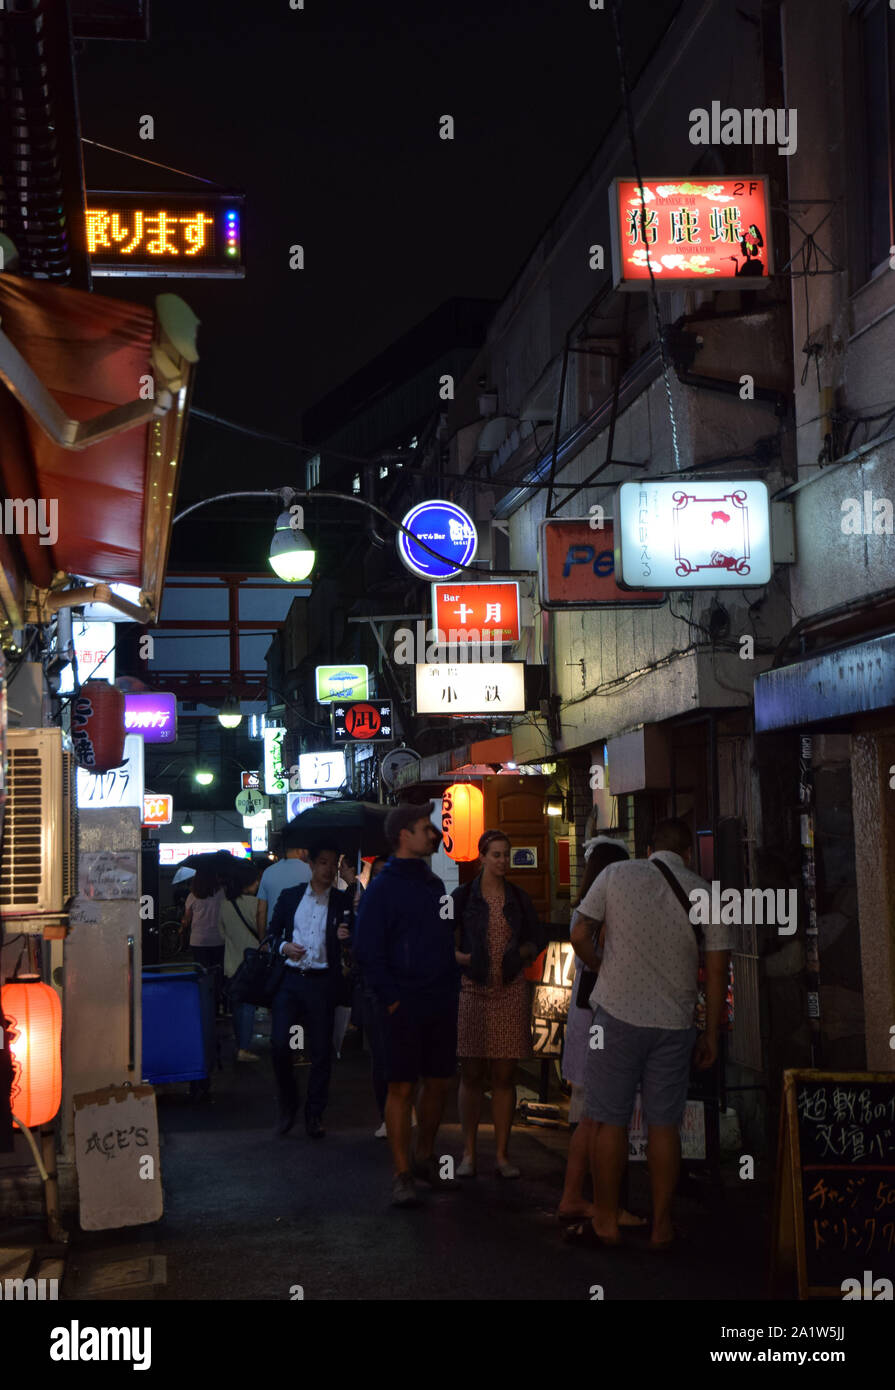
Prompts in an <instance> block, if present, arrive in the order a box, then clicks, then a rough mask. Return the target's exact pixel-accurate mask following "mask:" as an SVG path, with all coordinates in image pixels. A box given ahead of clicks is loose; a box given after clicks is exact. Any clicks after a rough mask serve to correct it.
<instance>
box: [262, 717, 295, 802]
mask: <svg viewBox="0 0 895 1390" xmlns="http://www.w3.org/2000/svg"><path fill="white" fill-rule="evenodd" d="M262 737H263V739H264V790H265V792H266V793H267V795H268V796H283V795H284V794H285V793H286V792H287V791H288V790H289V773H288V770H287V769H286V768H285V767H284V766H283V739H284V738H285V737H286V730H285V729H265V730H264V733H263V735H262Z"/></svg>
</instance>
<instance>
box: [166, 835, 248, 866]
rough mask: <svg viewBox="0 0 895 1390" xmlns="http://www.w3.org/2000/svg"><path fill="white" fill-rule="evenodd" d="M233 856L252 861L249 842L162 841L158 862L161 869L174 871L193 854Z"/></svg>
mask: <svg viewBox="0 0 895 1390" xmlns="http://www.w3.org/2000/svg"><path fill="white" fill-rule="evenodd" d="M219 853H223V854H232V855H233V856H234V858H236V859H251V857H252V851H251V849H250V847H249V842H248V840H203V841H200V843H199V844H197V845H196V844H191V843H185V842H184V841H183V840H160V841H159V847H158V862H159V864H160V866H161V867H163V868H166V869H174V868H176V867H177V865H178V864H182V863H183V861H184V859H189V858H190V856H191V855H193V854H219Z"/></svg>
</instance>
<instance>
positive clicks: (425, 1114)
mask: <svg viewBox="0 0 895 1390" xmlns="http://www.w3.org/2000/svg"><path fill="white" fill-rule="evenodd" d="M432 808H433V803H432V802H431V801H430V802H428V803H426V804H424V805H418V806H413V805H407V804H403V805H400V806H396V807H395V808H394V810H392V811H390V812H389V814H388V816H387V817H386V822H385V833H386V835H387V837H388V840H389V843H390V844H391V845H392V846H393V849H394V853H393V854H392V856H391V858H390V859H389V860H388V862H387V863H386V865H385V868H384V869H383V870H382V872H381V873H380V874H379V875H378V876H377V877H376V879H374V881H373V882H372V883H371V884H370V886H369V887H368V889H367V891H366V892H365V893H364V896H363V898H362V899H361V904H360V908H359V910H358V915H357V924H356V928H355V958H356V959H357V961H358V963H359V965H360V967H361V969H362V970H363V973H364V979H365V980H366V982H367V984H368V985H369V987H370V988H371V989H372V991H373V993H374V994H375V996H376V998H377V1000H378V1003H379V1007H380V1009H381V1010H382V1020H383V1029H384V1034H385V1057H386V1073H385V1074H386V1078H387V1080H388V1095H387V1097H386V1103H385V1125H386V1132H387V1135H388V1141H389V1146H390V1148H391V1152H392V1159H393V1161H394V1168H395V1177H394V1187H393V1192H392V1201H393V1204H394V1205H395V1206H401V1207H403V1206H415V1205H416V1204H417V1202H418V1198H417V1195H416V1188H415V1186H414V1177H416V1178H419V1179H420V1180H421V1181H423V1182H427V1183H428V1184H429V1185H430V1186H431V1187H437V1188H450V1189H454V1188H457V1187H458V1186H459V1183H458V1182H457V1180H456V1179H455V1178H441V1177H440V1176H439V1164H438V1162H437V1160H436V1158H435V1156H434V1152H433V1150H434V1146H435V1136H436V1134H437V1132H438V1126H439V1124H440V1123H441V1116H442V1111H443V1110H444V1102H445V1097H446V1095H447V1092H448V1090H449V1089H450V1087H451V1086H452V1085H453V1082H454V1078H455V1076H456V1072H457V996H458V991H459V971H458V969H457V963H456V960H455V957H454V923H453V914H452V912H451V900H450V898H449V897H448V895H447V893H446V892H445V887H444V884H443V883H442V881H441V879H440V878H438V877H437V876H436V875H435V874H433V873H432V871H431V870H430V869H429V867H428V865H426V864H425V863H424V862H423V861H424V860H425V859H426V858H427V856H428V855H430V854H431V853H432V848H433V844H432V841H433V834H432V822H431V820H430V817H431V815H432ZM420 1078H422V1080H423V1087H422V1092H421V1094H420V1098H419V1101H418V1104H417V1113H418V1116H419V1130H418V1135H417V1145H416V1156H415V1162H413V1164H411V1158H410V1129H411V1125H410V1112H411V1105H412V1102H413V1093H414V1090H415V1089H416V1084H417V1082H418V1081H419V1079H420Z"/></svg>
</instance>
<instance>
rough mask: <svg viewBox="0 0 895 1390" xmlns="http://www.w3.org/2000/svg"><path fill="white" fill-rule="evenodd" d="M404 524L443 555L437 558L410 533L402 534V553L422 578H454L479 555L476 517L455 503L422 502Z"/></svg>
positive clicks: (406, 561) (414, 571) (400, 540)
mask: <svg viewBox="0 0 895 1390" xmlns="http://www.w3.org/2000/svg"><path fill="white" fill-rule="evenodd" d="M401 524H402V525H403V526H405V527H406V528H407V530H408V531H411V532H412V533H413V536H414V537H416V538H418V539H419V540H421V541H425V543H426V545H428V546H430V547H431V549H432V550H435V551H437V552H438V554H439V555H440V556H443V559H436V557H435V556H434V555H431V554H430V553H429V551H428V550H424V549H423V548H422V546H421V545H417V544H416V540H414V539H411V537H410V536H408V535H407V534H406V532H404V531H399V532H398V554H399V555H400V557H401V560H402V561H403V563H404V564H405V565H406V566H407V568H408V569H409V570H410V571H411V573H413V574H418V575H419V577H420V578H421V579H453V577H454V575H455V574H459V573H460V570H461V568H462V566H463V565H468V564H469V562H470V560H471V559H472V557H473V556H474V555H475V551H476V546H477V545H478V539H479V538H478V535H477V534H476V529H475V526H474V525H473V522H472V517H470V516H468V515H467V513H466V512H464V510H463V508H462V507H458V506H457V505H456V503H455V502H440V501H435V502H420V503H418V505H417V506H415V507H414V508H413V510H412V511H409V512H408V513H407V515H406V516H405V518H404V520H403V522H402V523H401Z"/></svg>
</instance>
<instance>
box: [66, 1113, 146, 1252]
mask: <svg viewBox="0 0 895 1390" xmlns="http://www.w3.org/2000/svg"><path fill="white" fill-rule="evenodd" d="M74 1108H75V1156H76V1163H77V1168H78V1194H79V1198H80V1203H81V1228H82V1230H85V1231H107V1230H112V1229H114V1228H116V1227H119V1226H141V1225H143V1224H144V1223H145V1222H147V1221H158V1220H159V1219H160V1217H161V1215H162V1176H161V1168H160V1165H159V1152H158V1119H157V1117H156V1111H155V1091H154V1090H153V1088H152V1087H151V1086H134V1087H132V1088H130V1089H127V1090H125V1088H124V1087H117V1088H112V1087H109V1088H108V1089H107V1090H103V1091H91V1092H88V1093H86V1094H82V1095H77V1096H75V1097H74Z"/></svg>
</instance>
